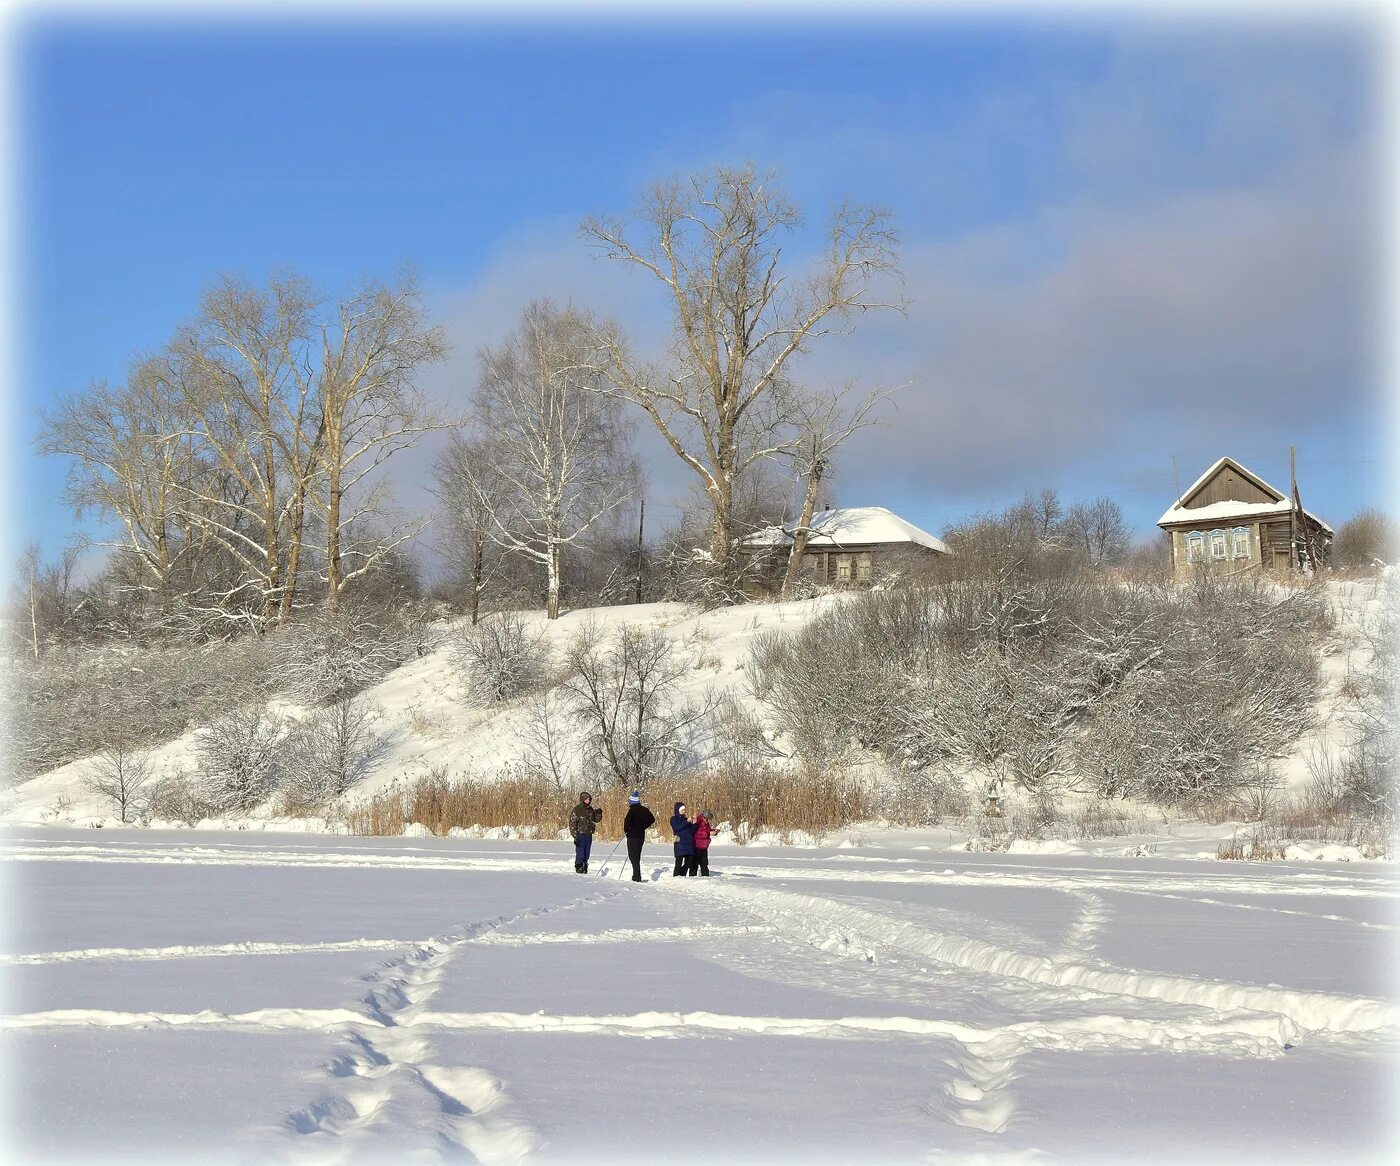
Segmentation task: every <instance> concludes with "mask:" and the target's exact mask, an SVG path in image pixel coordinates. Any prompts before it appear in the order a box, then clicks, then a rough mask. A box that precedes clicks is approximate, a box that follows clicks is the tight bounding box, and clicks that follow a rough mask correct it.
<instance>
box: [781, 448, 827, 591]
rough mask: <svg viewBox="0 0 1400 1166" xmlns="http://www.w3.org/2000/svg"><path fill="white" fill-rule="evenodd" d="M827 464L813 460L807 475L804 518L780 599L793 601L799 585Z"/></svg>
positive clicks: (793, 544)
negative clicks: (810, 527)
mask: <svg viewBox="0 0 1400 1166" xmlns="http://www.w3.org/2000/svg"><path fill="white" fill-rule="evenodd" d="M825 472H826V463H825V462H824V461H822V460H821V459H820V458H816V457H814V458H813V459H812V469H811V472H810V473H808V475H807V490H806V493H805V494H804V495H803V496H802V516H801V517H800V518H799V519H798V520H797V531H796V533H794V535H793V536H792V551H791V552H790V553H789V554H788V564H787V573H786V574H785V575H784V576H783V590H782V592H781V595H780V598H782V599H791V598H792V589H793V588H794V587H795V586H796V585H797V575H798V572H800V571H801V570H802V556H803V555H804V554H805V553H806V551H807V527H808V525H809V524H810V523H811V521H812V514H813V513H814V512H815V510H816V508H817V495H818V494H819V493H820V491H821V488H822V475H823V474H824V473H825Z"/></svg>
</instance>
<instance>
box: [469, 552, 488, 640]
mask: <svg viewBox="0 0 1400 1166" xmlns="http://www.w3.org/2000/svg"><path fill="white" fill-rule="evenodd" d="M485 556H486V548H485V544H484V543H483V542H482V540H481V539H480V538H477V539H476V540H475V545H474V546H473V547H472V598H471V613H472V627H476V621H477V620H478V619H479V618H480V612H481V574H482V564H483V562H484V560H485Z"/></svg>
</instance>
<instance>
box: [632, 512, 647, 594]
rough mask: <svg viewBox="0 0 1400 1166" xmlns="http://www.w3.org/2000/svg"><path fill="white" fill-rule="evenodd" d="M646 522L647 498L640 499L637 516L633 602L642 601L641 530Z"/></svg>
mask: <svg viewBox="0 0 1400 1166" xmlns="http://www.w3.org/2000/svg"><path fill="white" fill-rule="evenodd" d="M646 522H647V500H646V499H645V498H643V499H642V506H641V513H640V514H639V515H638V517H637V598H636V600H635V601H634V602H636V603H641V601H642V531H643V530H644V529H645V528H646Z"/></svg>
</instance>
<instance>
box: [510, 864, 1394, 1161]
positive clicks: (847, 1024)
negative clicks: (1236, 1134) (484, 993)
mask: <svg viewBox="0 0 1400 1166" xmlns="http://www.w3.org/2000/svg"><path fill="white" fill-rule="evenodd" d="M1115 889H1117V888H1115ZM707 890H708V891H709V893H710V895H711V897H714V898H718V899H720V900H727V901H729V902H731V903H733V904H734V905H736V906H742V907H743V908H744V909H746V910H747V911H749V912H752V913H754V914H756V915H757V916H758V917H759V918H762V919H765V920H767V921H768V922H769V923H770V924H771V926H772V927H773V928H774V930H775V931H776V932H778V933H780V934H786V935H788V936H790V937H792V938H795V939H798V940H800V941H802V942H806V943H809V944H810V945H811V946H813V947H816V948H818V949H819V950H821V951H823V952H827V953H830V954H835V955H839V956H844V957H851V958H856V959H859V960H863V961H869V962H874V961H875V960H876V959H878V958H880V955H881V953H882V951H883V950H888V949H892V950H894V951H896V952H899V953H901V954H903V955H906V956H908V955H916V956H919V957H922V958H926V959H929V960H932V961H935V962H938V963H943V964H950V965H953V966H955V967H957V968H959V969H962V970H966V971H973V972H980V973H984V974H992V975H997V976H1002V977H1007V978H1009V979H1013V980H1022V981H1025V982H1028V983H1032V984H1036V985H1038V986H1042V987H1049V988H1051V989H1052V990H1053V989H1065V990H1067V991H1070V992H1075V991H1079V992H1086V993H1095V994H1101V995H1103V996H1104V997H1106V998H1108V999H1110V1000H1111V998H1112V997H1114V996H1127V997H1131V998H1134V999H1137V1000H1141V999H1146V1000H1152V1001H1158V1002H1161V1003H1172V1004H1184V1005H1190V1006H1195V1007H1197V1008H1199V1009H1201V1010H1203V1011H1204V1012H1205V1016H1204V1017H1203V1018H1201V1019H1196V1020H1185V1021H1183V1020H1180V1019H1175V1020H1168V1019H1157V1018H1149V1019H1142V1018H1128V1017H1124V1016H1122V1015H1120V1014H1115V1013H1112V1012H1108V1013H1105V1014H1104V1015H1101V1016H1089V1017H1079V1018H1075V1019H1073V1020H1069V1021H1060V1022H1030V1023H1021V1024H1012V1025H1006V1026H1002V1027H1001V1028H998V1029H989V1030H980V1031H979V1030H974V1029H971V1028H969V1027H968V1026H965V1025H958V1024H949V1023H946V1022H937V1021H927V1020H924V1021H909V1020H907V1018H888V1019H885V1020H883V1021H880V1022H878V1024H884V1025H888V1026H889V1027H888V1028H887V1029H885V1030H884V1031H886V1032H900V1033H910V1034H913V1033H918V1034H921V1035H925V1036H931V1035H933V1034H935V1033H937V1034H939V1035H943V1036H946V1037H948V1038H950V1039H951V1040H952V1041H954V1042H955V1046H956V1051H955V1052H954V1053H953V1055H952V1057H951V1059H945V1063H946V1064H948V1065H950V1066H951V1067H953V1068H954V1069H955V1071H956V1074H957V1075H956V1076H955V1077H954V1078H953V1079H952V1081H950V1082H949V1083H948V1085H947V1086H946V1088H945V1090H944V1092H945V1094H946V1098H945V1100H944V1102H943V1103H942V1104H941V1105H935V1106H930V1112H935V1113H943V1114H944V1116H946V1118H947V1120H949V1121H950V1122H952V1124H954V1125H956V1126H959V1127H961V1128H964V1129H967V1130H970V1131H975V1132H978V1133H981V1134H983V1135H989V1136H993V1137H995V1136H996V1135H1000V1134H1002V1133H1003V1132H1004V1131H1006V1129H1007V1128H1008V1126H1009V1125H1010V1124H1011V1122H1012V1120H1013V1118H1014V1117H1015V1114H1016V1112H1017V1097H1016V1094H1015V1090H1014V1089H1013V1087H1012V1086H1013V1084H1014V1082H1015V1080H1016V1077H1017V1073H1016V1068H1015V1066H1016V1062H1017V1060H1018V1059H1019V1058H1020V1057H1021V1056H1022V1055H1023V1054H1025V1053H1027V1052H1030V1051H1032V1050H1039V1049H1055V1048H1059V1049H1065V1048H1069V1049H1087V1048H1095V1047H1098V1048H1112V1049H1113V1050H1115V1051H1118V1052H1125V1051H1132V1050H1134V1049H1141V1048H1153V1049H1158V1050H1174V1049H1175V1050H1183V1051H1184V1050H1187V1049H1193V1048H1194V1049H1206V1048H1209V1049H1211V1050H1212V1051H1215V1052H1225V1053H1234V1054H1236V1055H1246V1056H1277V1055H1280V1054H1282V1053H1283V1052H1284V1051H1285V1050H1286V1049H1287V1048H1289V1047H1290V1046H1291V1045H1292V1044H1293V1043H1294V1042H1295V1041H1296V1040H1297V1039H1298V1038H1299V1036H1300V1035H1301V1034H1303V1033H1308V1032H1343V1033H1365V1034H1371V1033H1384V1034H1386V1035H1390V1036H1394V1035H1400V1005H1396V1004H1392V1003H1390V1002H1388V1001H1381V1000H1372V999H1367V998H1364V997H1350V996H1340V995H1335V994H1329V993H1320V992H1306V991H1290V990H1287V989H1278V988H1270V987H1260V986H1257V985H1250V984H1232V983H1228V982H1223V981H1211V980H1202V979H1197V978H1193V977H1188V976H1173V975H1155V974H1147V975H1144V974H1140V973H1129V972H1125V971H1122V970H1119V969H1115V968H1113V967H1111V966H1110V965H1108V964H1107V963H1104V962H1103V961H1099V960H1093V959H1092V958H1091V957H1092V952H1093V949H1094V940H1095V937H1096V935H1097V934H1098V932H1099V931H1100V929H1101V928H1102V927H1103V925H1104V923H1105V922H1106V921H1107V918H1108V910H1107V905H1106V904H1105V903H1104V902H1103V900H1102V899H1101V898H1100V897H1099V896H1097V895H1094V894H1092V893H1090V892H1084V891H1071V892H1070V893H1072V894H1074V895H1076V897H1078V898H1079V900H1080V903H1081V907H1080V911H1079V914H1078V916H1077V918H1076V919H1075V922H1074V923H1073V924H1072V925H1071V927H1070V928H1069V930H1068V932H1067V933H1066V935H1065V938H1064V941H1063V943H1062V944H1061V946H1060V948H1059V950H1058V951H1057V952H1056V954H1055V955H1054V956H1053V957H1051V958H1048V959H1047V958H1044V957H1040V956H1035V955H1030V954H1027V953H1025V952H1021V951H1017V950H1014V949H1008V948H998V947H996V946H995V945H992V944H989V943H986V942H984V941H981V940H977V939H971V938H968V937H965V936H957V935H951V934H946V933H940V932H937V931H934V930H931V929H929V928H926V927H922V926H919V925H917V924H914V923H911V922H908V921H906V920H900V919H896V918H894V917H891V916H888V915H885V914H883V913H881V912H876V911H872V910H869V909H867V908H864V907H858V906H854V905H849V904H845V903H838V902H833V901H831V900H824V899H818V898H816V897H814V896H809V895H800V894H794V893H792V892H788V891H780V890H774V889H768V888H760V887H755V886H753V885H752V884H743V883H738V882H735V883H730V882H727V881H726V882H725V883H724V884H722V885H718V886H712V887H708V888H707ZM729 1019H730V1021H731V1022H735V1021H737V1019H738V1018H729ZM525 1022H526V1023H539V1019H538V1018H526V1020H525ZM692 1023H697V1024H703V1021H698V1022H696V1021H692ZM788 1023H789V1024H797V1025H801V1024H802V1023H803V1022H788ZM807 1023H808V1024H810V1025H812V1026H813V1028H814V1030H817V1031H821V1027H820V1026H821V1025H822V1024H824V1025H826V1026H827V1029H828V1031H829V1032H833V1033H834V1032H839V1031H841V1030H843V1029H844V1030H848V1031H849V1030H859V1029H862V1028H864V1027H865V1026H866V1024H867V1023H868V1022H865V1021H860V1020H855V1019H846V1020H841V1021H836V1022H830V1021H828V1022H807ZM736 1027H737V1025H736ZM872 1027H873V1026H872ZM764 1031H766V1032H769V1033H775V1032H782V1033H783V1034H784V1035H791V1034H792V1032H793V1030H792V1029H791V1028H784V1026H781V1025H776V1024H775V1025H772V1026H770V1027H769V1028H767V1029H765V1030H764ZM813 1034H814V1033H804V1035H813ZM989 1149H991V1147H989ZM993 1152H994V1153H995V1150H993ZM997 1156H998V1157H1000V1155H999V1154H998V1155H997Z"/></svg>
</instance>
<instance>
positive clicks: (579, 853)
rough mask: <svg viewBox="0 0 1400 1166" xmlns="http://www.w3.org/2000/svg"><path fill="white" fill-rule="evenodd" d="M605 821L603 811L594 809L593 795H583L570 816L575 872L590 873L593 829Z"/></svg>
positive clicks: (580, 795)
mask: <svg viewBox="0 0 1400 1166" xmlns="http://www.w3.org/2000/svg"><path fill="white" fill-rule="evenodd" d="M602 820H603V811H602V810H595V809H594V808H593V795H592V794H590V793H582V794H579V796H578V805H576V806H575V807H574V809H573V813H571V814H570V815H569V834H570V835H572V837H573V840H574V870H575V871H577V872H578V873H579V874H587V873H588V853H589V851H590V850H592V849H593V828H594V827H595V826H596V825H598V823H599V822H601V821H602Z"/></svg>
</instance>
